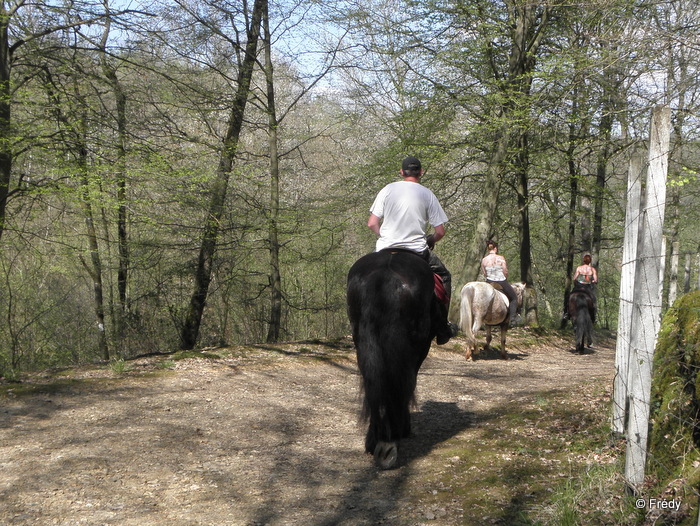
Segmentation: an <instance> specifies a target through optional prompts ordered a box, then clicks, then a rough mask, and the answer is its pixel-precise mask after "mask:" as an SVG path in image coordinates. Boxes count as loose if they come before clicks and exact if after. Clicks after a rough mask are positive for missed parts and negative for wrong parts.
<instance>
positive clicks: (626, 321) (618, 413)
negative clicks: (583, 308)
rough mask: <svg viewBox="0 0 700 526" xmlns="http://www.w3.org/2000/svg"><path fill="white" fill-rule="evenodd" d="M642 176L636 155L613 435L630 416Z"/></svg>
mask: <svg viewBox="0 0 700 526" xmlns="http://www.w3.org/2000/svg"><path fill="white" fill-rule="evenodd" d="M642 174H643V167H642V158H641V156H640V155H638V154H637V153H634V154H632V157H631V158H630V162H629V167H628V172H627V208H626V210H625V237H624V242H623V247H622V268H621V276H620V309H619V311H618V315H617V341H616V346H615V382H614V386H613V415H612V431H613V433H617V434H620V435H622V434H624V432H625V417H626V415H627V397H628V390H629V382H628V370H629V365H628V361H629V354H630V328H631V325H632V302H633V301H634V270H635V265H636V263H637V240H638V238H639V236H638V234H639V216H640V206H641V199H642Z"/></svg>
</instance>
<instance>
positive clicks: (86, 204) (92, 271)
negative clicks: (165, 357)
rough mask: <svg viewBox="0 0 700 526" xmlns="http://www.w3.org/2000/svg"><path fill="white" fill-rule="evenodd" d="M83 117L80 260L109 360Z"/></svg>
mask: <svg viewBox="0 0 700 526" xmlns="http://www.w3.org/2000/svg"><path fill="white" fill-rule="evenodd" d="M85 128H86V124H85V119H84V118H83V119H81V123H80V129H79V130H76V132H79V133H80V135H79V136H78V135H77V133H76V138H77V139H78V140H79V141H80V145H79V151H78V169H79V170H80V184H81V190H82V196H81V197H82V204H83V213H84V214H85V226H86V230H87V239H88V247H89V249H90V264H88V263H87V262H86V261H85V260H84V259H82V258H81V261H82V263H83V265H84V267H85V269H86V270H87V272H88V274H89V275H90V278H91V279H92V285H93V294H94V297H95V319H96V325H97V344H98V348H99V352H100V355H101V356H102V359H104V360H109V346H108V345H107V331H106V327H105V308H104V292H103V291H104V288H103V285H102V258H101V257H100V246H99V243H98V240H97V230H96V229H95V214H94V212H93V208H92V195H91V191H90V177H89V175H88V166H87V146H86V145H85V141H84V138H85V134H86V133H85Z"/></svg>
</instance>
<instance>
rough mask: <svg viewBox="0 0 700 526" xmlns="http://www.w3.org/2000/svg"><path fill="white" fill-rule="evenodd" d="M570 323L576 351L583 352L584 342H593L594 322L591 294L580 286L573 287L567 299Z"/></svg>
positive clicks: (589, 343)
mask: <svg viewBox="0 0 700 526" xmlns="http://www.w3.org/2000/svg"><path fill="white" fill-rule="evenodd" d="M568 310H569V316H570V317H571V325H573V326H574V335H575V338H576V352H577V353H579V354H583V352H584V347H585V344H586V343H588V345H589V346H591V345H592V344H593V323H594V322H595V302H594V301H593V297H592V296H591V294H590V293H589V292H588V291H586V290H582V289H580V288H574V290H573V291H572V292H571V294H569V301H568Z"/></svg>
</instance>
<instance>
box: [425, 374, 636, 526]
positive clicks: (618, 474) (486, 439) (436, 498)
mask: <svg viewBox="0 0 700 526" xmlns="http://www.w3.org/2000/svg"><path fill="white" fill-rule="evenodd" d="M609 406H610V394H609V393H607V392H605V390H604V389H603V388H601V387H600V386H596V385H593V384H591V385H587V386H582V388H581V390H580V391H577V392H576V394H575V395H573V394H570V393H564V392H557V391H552V392H544V393H539V394H538V395H536V396H535V397H533V398H532V400H531V401H529V402H528V401H525V402H518V403H508V404H504V405H502V406H500V407H499V408H498V409H497V416H495V417H494V418H489V419H488V420H485V421H483V422H482V423H481V424H479V425H477V426H474V427H473V428H471V429H469V430H468V431H466V432H465V433H462V434H460V435H459V436H457V437H454V438H453V439H451V440H449V441H448V442H446V443H445V444H444V446H443V447H442V448H441V449H440V450H438V451H437V452H436V453H437V455H436V462H438V463H441V464H443V465H444V466H446V468H445V469H433V470H432V471H433V472H434V473H439V476H438V477H436V478H433V479H432V480H430V481H429V482H428V487H431V488H437V490H436V491H433V492H432V493H429V494H428V495H425V493H423V494H421V495H420V496H418V495H417V497H418V498H419V499H420V500H421V503H422V504H423V505H424V506H425V507H427V508H440V507H442V508H451V509H455V508H458V509H461V510H464V512H463V520H462V522H461V523H462V524H468V525H471V524H474V525H476V524H504V525H508V526H521V525H522V526H525V525H542V526H545V525H547V526H549V525H552V526H555V525H556V526H567V525H572V526H573V525H587V524H611V525H612V524H615V525H630V526H631V525H637V524H643V521H644V517H645V513H644V511H643V510H641V511H640V510H637V509H636V508H635V506H634V498H633V497H630V496H627V495H626V491H625V485H624V480H623V476H622V474H623V472H624V454H625V448H624V442H623V441H621V440H618V441H614V440H612V439H611V432H610V426H609Z"/></svg>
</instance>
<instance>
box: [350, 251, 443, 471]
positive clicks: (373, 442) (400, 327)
mask: <svg viewBox="0 0 700 526" xmlns="http://www.w3.org/2000/svg"><path fill="white" fill-rule="evenodd" d="M347 299H348V316H349V318H350V324H351V325H352V337H353V341H354V342H355V349H356V351H357V363H358V366H359V368H360V373H361V374H362V387H363V392H364V402H363V411H362V414H363V417H364V418H365V421H366V420H369V428H368V430H367V436H366V438H365V451H366V452H367V453H370V454H373V455H374V459H375V462H376V463H377V465H378V466H379V467H381V468H382V469H390V468H392V467H394V465H395V464H396V461H397V458H398V441H399V440H400V439H402V438H406V437H408V436H409V435H410V432H411V416H410V405H411V402H412V401H413V397H414V393H415V388H416V381H417V375H418V370H419V369H420V366H421V364H422V363H423V360H424V359H425V357H426V356H427V355H428V351H429V349H430V342H431V340H432V339H433V337H434V336H435V330H434V327H436V326H437V325H436V324H435V323H434V322H433V320H436V319H437V316H438V310H437V309H438V307H437V303H436V301H435V299H434V281H433V273H432V271H431V270H430V267H429V266H428V263H427V262H426V261H425V260H423V258H421V257H420V256H418V255H416V254H414V253H412V252H407V251H400V250H383V251H380V252H373V253H371V254H368V255H366V256H363V257H361V258H360V259H358V260H357V261H356V262H355V264H354V265H353V266H352V268H351V269H350V272H349V273H348V298H347Z"/></svg>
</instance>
